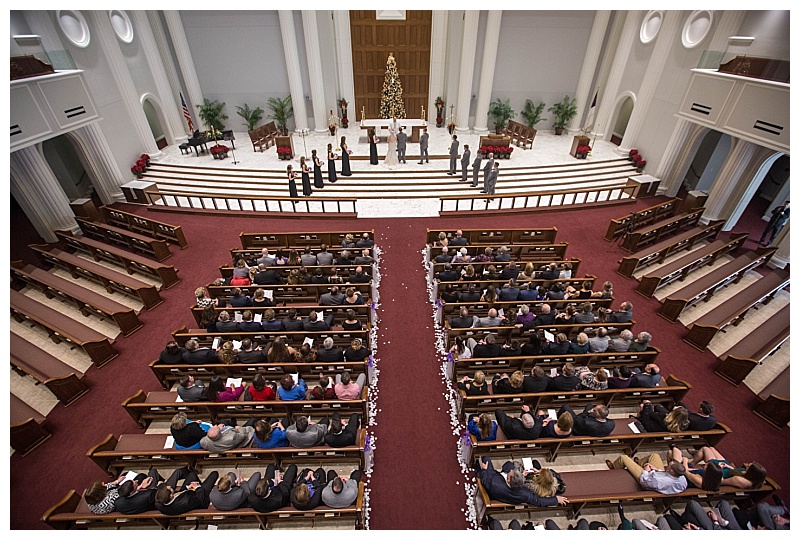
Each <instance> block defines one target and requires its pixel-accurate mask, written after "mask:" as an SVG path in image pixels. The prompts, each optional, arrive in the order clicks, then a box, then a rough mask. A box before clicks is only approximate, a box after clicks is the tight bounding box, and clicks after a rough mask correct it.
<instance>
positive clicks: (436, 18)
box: [428, 9, 447, 125]
mask: <svg viewBox="0 0 800 540" xmlns="http://www.w3.org/2000/svg"><path fill="white" fill-rule="evenodd" d="M446 58H447V11H444V10H440V9H435V10H433V15H432V16H431V64H430V65H431V67H430V82H429V84H428V123H430V124H433V125H436V105H435V102H436V98H437V97H438V96H442V99H444V77H445V67H446V65H445V59H446Z"/></svg>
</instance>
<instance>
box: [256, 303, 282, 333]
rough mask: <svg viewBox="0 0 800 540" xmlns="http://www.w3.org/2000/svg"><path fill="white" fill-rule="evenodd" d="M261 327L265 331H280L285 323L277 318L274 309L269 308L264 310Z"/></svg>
mask: <svg viewBox="0 0 800 540" xmlns="http://www.w3.org/2000/svg"><path fill="white" fill-rule="evenodd" d="M254 324H258V323H254ZM261 329H263V330H264V331H265V332H280V331H281V330H283V323H282V322H281V321H279V320H278V319H277V318H275V310H274V309H272V308H267V309H265V310H264V316H263V317H261Z"/></svg>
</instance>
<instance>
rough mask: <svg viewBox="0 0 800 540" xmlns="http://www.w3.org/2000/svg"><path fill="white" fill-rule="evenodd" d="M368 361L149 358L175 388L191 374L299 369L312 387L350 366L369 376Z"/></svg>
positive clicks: (271, 373) (275, 374) (271, 375)
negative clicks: (178, 361)
mask: <svg viewBox="0 0 800 540" xmlns="http://www.w3.org/2000/svg"><path fill="white" fill-rule="evenodd" d="M367 367H368V361H364V362H344V361H342V362H336V363H333V364H330V363H325V362H308V363H307V362H302V363H301V362H291V363H289V364H269V363H264V364H239V363H233V364H222V363H220V364H161V363H159V361H158V360H153V361H152V362H150V370H151V371H152V372H153V375H155V376H156V378H157V379H158V381H159V382H160V383H161V386H162V387H163V388H164V389H165V390H169V389H170V388H172V387H173V386H174V385H175V383H177V382H179V381H180V380H181V378H182V377H183V376H184V375H192V376H193V377H194V378H196V379H204V380H208V379H210V378H211V376H212V375H220V376H223V375H224V376H225V377H233V378H234V379H238V378H245V379H248V380H250V379H252V378H253V377H254V376H255V374H256V373H261V374H262V375H264V378H266V379H267V380H270V381H278V380H280V379H281V377H283V375H284V374H285V373H297V374H298V375H299V376H300V378H302V379H305V381H306V384H307V385H308V386H309V387H313V386H316V384H317V381H318V380H319V378H320V377H321V376H322V375H325V376H328V377H333V378H334V379H335V377H336V375H337V374H340V373H342V372H343V371H345V370H348V371H349V372H350V373H351V374H352V375H353V379H355V378H357V377H358V375H359V374H360V373H365V374H366V375H367V377H368V378H369V371H368V369H367Z"/></svg>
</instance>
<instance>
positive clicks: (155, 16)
mask: <svg viewBox="0 0 800 540" xmlns="http://www.w3.org/2000/svg"><path fill="white" fill-rule="evenodd" d="M145 13H147V18H148V19H149V21H150V30H151V31H152V32H153V37H154V39H155V42H156V46H157V47H158V53H159V55H160V57H161V65H162V66H163V67H164V72H165V73H166V75H167V80H168V81H169V88H170V92H171V93H170V95H171V96H172V100H173V102H174V103H175V105H176V106H177V107H178V115H179V116H180V123H181V129H180V130H179V131H176V132H175V142H176V143H182V142H185V141H186V140H188V139H189V135H187V133H189V125H188V124H187V123H186V119H185V118H184V117H183V108H182V107H181V100H180V96H179V93H180V92H181V83H180V80H179V78H178V73H177V72H176V71H175V66H174V65H173V61H172V53H171V52H170V49H169V42H168V41H167V36H166V34H164V28H163V27H162V26H161V18H160V17H159V12H158V11H146V12H145ZM183 99H188V98H187V96H183ZM189 103H190V102H189V101H187V102H186V105H187V106H188V109H189V115H190V116H191V117H192V119H193V120H192V122H193V123H194V124H195V125H197V122H196V121H195V120H196V115H195V114H192V113H193V112H194V111H192V107H191V106H190V105H189Z"/></svg>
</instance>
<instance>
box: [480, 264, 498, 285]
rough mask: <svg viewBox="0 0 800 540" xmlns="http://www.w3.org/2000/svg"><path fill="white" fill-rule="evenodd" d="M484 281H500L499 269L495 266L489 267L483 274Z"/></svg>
mask: <svg viewBox="0 0 800 540" xmlns="http://www.w3.org/2000/svg"><path fill="white" fill-rule="evenodd" d="M483 279H488V280H489V281H496V280H498V279H500V272H498V271H497V267H496V266H495V265H493V264H490V265H489V266H487V267H486V271H485V272H484V273H483Z"/></svg>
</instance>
